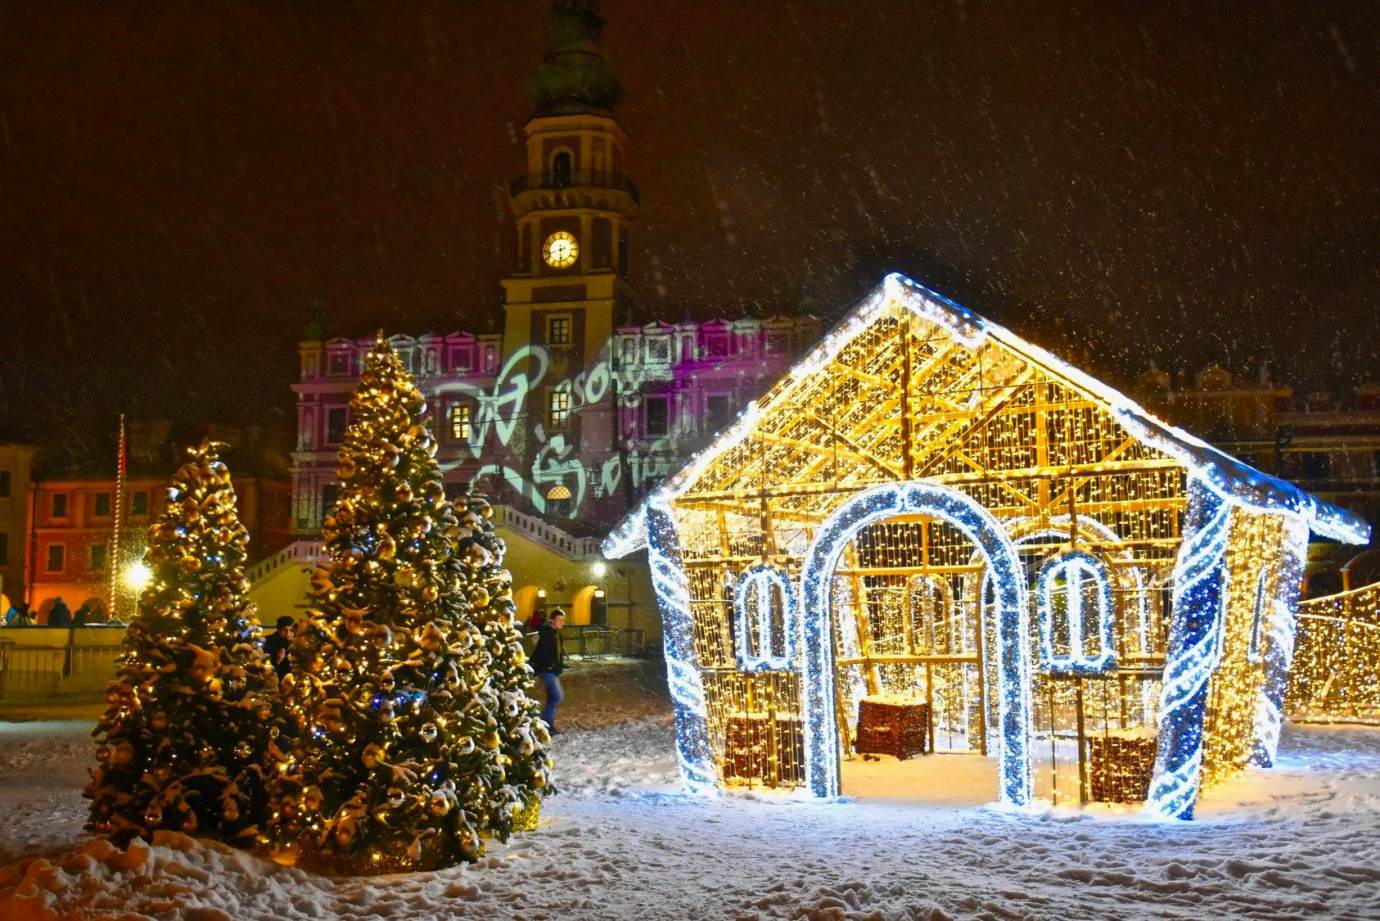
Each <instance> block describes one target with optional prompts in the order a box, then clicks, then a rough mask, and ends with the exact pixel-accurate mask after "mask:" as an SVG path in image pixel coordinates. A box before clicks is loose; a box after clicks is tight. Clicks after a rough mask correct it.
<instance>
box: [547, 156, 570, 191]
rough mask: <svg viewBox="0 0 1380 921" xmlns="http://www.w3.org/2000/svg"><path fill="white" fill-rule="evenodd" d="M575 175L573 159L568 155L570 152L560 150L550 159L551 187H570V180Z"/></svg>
mask: <svg viewBox="0 0 1380 921" xmlns="http://www.w3.org/2000/svg"><path fill="white" fill-rule="evenodd" d="M574 174H575V158H574V157H572V156H571V155H570V151H568V150H562V151H561V152H560V153H558V154H556V155H555V156H554V157H552V158H551V185H552V186H554V187H555V188H557V189H564V188H565V187H566V186H568V185H570V180H571V178H572V177H573V176H574Z"/></svg>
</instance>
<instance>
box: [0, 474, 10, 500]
mask: <svg viewBox="0 0 1380 921" xmlns="http://www.w3.org/2000/svg"><path fill="white" fill-rule="evenodd" d="M9 495H10V472H9V471H8V470H0V499H7V498H9Z"/></svg>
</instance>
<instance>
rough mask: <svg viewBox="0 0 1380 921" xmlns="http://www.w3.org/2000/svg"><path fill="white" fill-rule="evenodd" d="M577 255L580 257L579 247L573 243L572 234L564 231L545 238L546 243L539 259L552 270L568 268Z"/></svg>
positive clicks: (573, 262) (573, 237)
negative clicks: (543, 260) (544, 261)
mask: <svg viewBox="0 0 1380 921" xmlns="http://www.w3.org/2000/svg"><path fill="white" fill-rule="evenodd" d="M578 255H580V247H579V245H578V244H577V243H576V242H575V236H574V234H570V233H567V232H566V231H564V230H558V231H556V232H555V233H553V234H552V235H551V236H549V237H547V238H546V243H545V244H544V245H543V246H542V248H541V257H542V258H543V259H545V260H546V264H547V265H549V266H551V268H553V269H567V268H570V266H572V265H574V264H575V257H576V256H578Z"/></svg>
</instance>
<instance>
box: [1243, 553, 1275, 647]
mask: <svg viewBox="0 0 1380 921" xmlns="http://www.w3.org/2000/svg"><path fill="white" fill-rule="evenodd" d="M1269 578H1270V571H1269V569H1261V570H1260V575H1259V576H1257V577H1256V580H1255V606H1254V607H1253V608H1252V609H1251V640H1250V645H1249V646H1247V647H1246V658H1247V659H1249V660H1250V661H1252V662H1259V661H1260V653H1261V648H1262V646H1263V643H1262V642H1261V639H1262V634H1263V633H1264V632H1265V618H1266V617H1267V616H1268V613H1269V612H1268V611H1267V610H1266V607H1267V605H1268V604H1269V598H1268V594H1267V592H1266V591H1265V586H1266V583H1267V582H1268V581H1269Z"/></svg>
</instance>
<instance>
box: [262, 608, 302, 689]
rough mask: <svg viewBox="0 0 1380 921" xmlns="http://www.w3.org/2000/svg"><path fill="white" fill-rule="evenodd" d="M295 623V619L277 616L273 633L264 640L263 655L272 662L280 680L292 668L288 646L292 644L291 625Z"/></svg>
mask: <svg viewBox="0 0 1380 921" xmlns="http://www.w3.org/2000/svg"><path fill="white" fill-rule="evenodd" d="M295 623H296V621H295V620H293V619H292V618H291V617H288V616H287V615H286V614H284V615H283V616H282V617H280V618H278V625H277V627H276V628H275V629H274V631H273V633H272V634H271V635H270V636H269V638H268V639H266V640H264V655H266V656H268V661H269V662H271V663H272V664H273V670H274V671H275V672H277V673H278V679H279V680H280V681H281V680H282V678H283V676H284V675H286V674H287V673H288V671H289V670H290V669H291V668H292V660H291V659H290V657H289V656H288V648H289V647H291V646H292V625H293V624H295Z"/></svg>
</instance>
